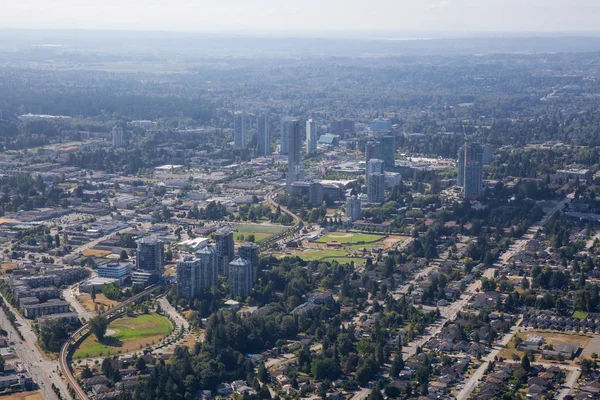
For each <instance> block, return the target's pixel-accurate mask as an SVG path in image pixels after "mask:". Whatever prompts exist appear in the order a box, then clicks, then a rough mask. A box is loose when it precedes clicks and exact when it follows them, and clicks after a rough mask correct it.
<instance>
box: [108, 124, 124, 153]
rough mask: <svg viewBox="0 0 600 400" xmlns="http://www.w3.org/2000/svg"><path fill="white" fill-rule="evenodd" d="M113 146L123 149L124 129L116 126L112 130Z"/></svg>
mask: <svg viewBox="0 0 600 400" xmlns="http://www.w3.org/2000/svg"><path fill="white" fill-rule="evenodd" d="M111 133H112V145H113V147H115V148H117V149H118V148H121V147H123V128H121V127H120V126H115V127H113V128H112V132H111Z"/></svg>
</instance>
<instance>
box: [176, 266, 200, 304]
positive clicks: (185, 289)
mask: <svg viewBox="0 0 600 400" xmlns="http://www.w3.org/2000/svg"><path fill="white" fill-rule="evenodd" d="M201 265H202V261H201V260H200V259H199V258H194V257H189V256H188V257H185V258H183V259H181V260H177V294H178V295H179V296H181V297H184V298H186V299H191V298H195V297H198V296H199V295H200V287H201V285H200V282H201Z"/></svg>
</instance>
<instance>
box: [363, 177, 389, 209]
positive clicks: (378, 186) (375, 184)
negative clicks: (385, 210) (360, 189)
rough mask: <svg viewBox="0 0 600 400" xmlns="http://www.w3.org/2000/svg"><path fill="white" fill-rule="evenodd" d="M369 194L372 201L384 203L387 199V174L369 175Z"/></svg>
mask: <svg viewBox="0 0 600 400" xmlns="http://www.w3.org/2000/svg"><path fill="white" fill-rule="evenodd" d="M367 196H369V201H370V202H373V203H383V201H384V200H385V175H383V174H382V173H374V174H371V175H370V176H369V182H368V183H367Z"/></svg>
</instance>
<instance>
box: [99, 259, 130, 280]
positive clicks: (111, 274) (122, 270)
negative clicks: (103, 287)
mask: <svg viewBox="0 0 600 400" xmlns="http://www.w3.org/2000/svg"><path fill="white" fill-rule="evenodd" d="M129 275H131V263H123V264H120V263H108V264H106V265H99V266H98V276H100V277H102V278H115V279H119V280H120V281H121V284H122V283H123V282H124V281H125V279H127V278H128V277H129Z"/></svg>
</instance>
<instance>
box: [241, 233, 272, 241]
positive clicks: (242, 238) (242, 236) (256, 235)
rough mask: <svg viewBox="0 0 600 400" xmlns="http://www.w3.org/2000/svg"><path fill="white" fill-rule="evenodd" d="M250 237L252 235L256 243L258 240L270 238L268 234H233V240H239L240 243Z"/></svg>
mask: <svg viewBox="0 0 600 400" xmlns="http://www.w3.org/2000/svg"><path fill="white" fill-rule="evenodd" d="M250 235H254V241H255V242H258V241H259V240H262V239H265V238H268V237H269V236H272V235H271V234H270V233H252V232H250V233H248V232H234V233H233V240H241V241H246V242H247V241H248V236H250Z"/></svg>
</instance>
